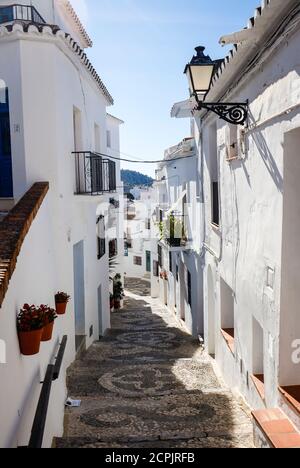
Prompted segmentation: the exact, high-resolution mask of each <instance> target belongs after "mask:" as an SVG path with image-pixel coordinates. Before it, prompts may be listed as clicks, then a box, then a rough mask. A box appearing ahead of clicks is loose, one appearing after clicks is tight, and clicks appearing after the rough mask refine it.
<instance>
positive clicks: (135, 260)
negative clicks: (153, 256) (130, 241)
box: [133, 257, 143, 266]
mask: <svg viewBox="0 0 300 468" xmlns="http://www.w3.org/2000/svg"><path fill="white" fill-rule="evenodd" d="M133 264H134V265H136V266H142V264H143V260H142V257H133Z"/></svg>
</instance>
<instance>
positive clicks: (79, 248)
mask: <svg viewBox="0 0 300 468" xmlns="http://www.w3.org/2000/svg"><path fill="white" fill-rule="evenodd" d="M73 256H74V310H75V341H76V343H75V344H76V351H79V350H80V349H82V348H84V347H85V340H86V334H85V283H84V241H81V242H79V243H78V244H75V245H74V248H73Z"/></svg>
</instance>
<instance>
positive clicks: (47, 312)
mask: <svg viewBox="0 0 300 468" xmlns="http://www.w3.org/2000/svg"><path fill="white" fill-rule="evenodd" d="M40 308H41V310H42V311H44V324H45V325H49V324H50V323H53V322H54V321H55V320H56V319H57V314H56V311H55V310H54V309H51V308H50V307H48V306H44V305H41V307H40Z"/></svg>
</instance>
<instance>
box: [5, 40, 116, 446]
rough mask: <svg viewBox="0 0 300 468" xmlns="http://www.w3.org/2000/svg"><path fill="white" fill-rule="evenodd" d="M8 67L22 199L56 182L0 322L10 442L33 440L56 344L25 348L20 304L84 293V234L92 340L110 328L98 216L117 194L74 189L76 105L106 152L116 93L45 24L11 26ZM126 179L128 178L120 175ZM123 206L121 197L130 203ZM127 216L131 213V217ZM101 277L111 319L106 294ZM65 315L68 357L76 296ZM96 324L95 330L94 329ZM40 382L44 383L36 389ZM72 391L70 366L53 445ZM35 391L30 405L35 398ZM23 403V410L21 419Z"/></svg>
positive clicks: (57, 405)
mask: <svg viewBox="0 0 300 468" xmlns="http://www.w3.org/2000/svg"><path fill="white" fill-rule="evenodd" d="M38 39H40V40H38ZM7 57H9V60H7ZM0 70H1V72H0V75H1V79H4V80H5V81H6V83H7V85H8V88H9V95H10V112H11V115H10V118H11V134H12V159H13V180H14V195H15V200H16V201H17V200H18V199H19V198H20V197H21V196H22V195H23V194H24V193H25V192H26V191H27V189H29V188H30V187H31V185H32V184H33V183H34V182H37V181H49V182H50V191H49V194H48V196H47V205H45V206H47V210H48V211H47V212H46V211H45V210H46V208H45V207H44V206H43V207H42V210H41V214H39V218H38V220H37V222H36V223H37V224H36V225H34V227H33V230H32V231H30V233H29V236H28V238H27V239H26V243H25V246H24V249H22V251H21V255H20V259H19V262H18V267H17V270H16V272H15V274H14V276H13V278H12V283H11V286H10V288H9V291H8V294H7V297H6V301H5V303H4V305H3V307H2V309H0V322H1V321H3V326H2V325H1V333H3V334H4V335H3V338H2V336H0V339H5V340H7V342H8V346H9V348H8V354H9V363H8V365H7V366H4V367H1V368H0V372H1V374H2V373H3V378H2V375H1V381H4V379H5V382H7V387H6V385H2V386H1V389H0V401H1V402H2V405H1V406H0V407H1V414H3V413H5V415H4V416H5V418H4V419H2V418H1V429H2V430H1V436H0V437H1V439H0V445H2V444H3V446H10V445H16V444H18V443H22V444H26V443H27V442H28V439H29V430H30V427H31V419H32V414H33V413H32V411H33V410H34V409H35V408H34V406H35V404H36V403H37V393H38V390H39V386H38V385H37V382H38V381H39V379H40V378H41V377H43V374H44V370H45V368H46V365H47V364H48V363H49V358H50V356H51V355H52V353H53V352H54V346H55V344H56V340H54V341H52V342H51V343H50V344H49V345H43V351H42V353H41V354H40V356H39V357H38V358H37V359H35V358H33V359H32V360H31V361H30V364H28V362H29V361H27V360H25V358H21V357H20V356H19V351H18V350H19V348H18V343H17V341H16V335H15V313H16V311H17V309H18V308H19V307H20V305H22V304H23V303H24V302H26V301H28V302H47V301H48V302H49V303H50V302H51V301H52V300H53V294H54V292H56V291H55V290H63V291H66V292H68V293H69V294H70V295H71V297H72V298H74V284H73V246H74V245H75V244H77V243H78V242H80V241H83V243H84V258H85V298H86V301H85V326H86V330H85V333H86V341H87V343H86V344H87V346H90V345H91V344H92V343H93V342H94V341H95V340H97V339H98V337H99V322H101V323H102V327H103V331H104V332H105V330H107V329H108V328H109V327H110V312H109V273H108V244H107V248H106V255H105V256H104V257H103V258H102V259H101V260H98V259H97V241H96V239H97V237H96V220H97V216H99V215H100V214H105V213H106V212H107V206H108V202H109V198H110V197H111V195H110V194H107V195H105V196H98V197H89V196H88V197H87V196H75V195H74V180H75V164H74V156H73V155H72V151H73V150H74V131H73V110H74V107H76V108H77V109H78V110H79V111H80V112H81V121H82V129H81V133H82V148H81V149H82V150H87V151H89V150H92V151H93V150H94V145H95V132H94V129H95V124H97V125H98V126H99V129H100V139H101V148H100V149H101V151H102V152H103V153H105V152H106V151H107V148H106V129H107V125H108V124H107V115H106V108H107V105H108V102H107V100H106V98H105V97H104V95H103V94H102V93H101V91H100V90H99V87H98V86H97V85H96V83H95V82H94V80H93V79H92V78H91V76H90V75H89V74H88V72H87V71H86V70H85V69H84V68H83V67H82V65H81V63H80V60H79V59H78V57H77V56H76V55H74V53H73V52H72V51H70V50H69V49H68V47H67V46H66V44H65V42H64V40H63V39H62V38H60V37H53V36H52V35H39V34H37V33H36V34H33V35H31V34H30V33H29V34H27V33H26V34H24V33H22V32H19V33H12V34H9V35H8V36H7V37H6V39H5V40H2V38H1V40H0ZM117 128H118V127H117ZM115 133H117V130H115ZM118 141H119V140H118ZM117 144H118V143H117ZM118 167H119V166H118ZM117 178H118V181H119V180H120V174H118V176H117ZM121 192H122V190H121V189H120V191H119V192H118V193H116V194H113V196H115V197H117V198H118V197H119V196H121ZM122 206H123V205H122V203H121V208H120V209H122ZM122 220H123V216H121V221H120V222H121V223H122ZM122 231H123V227H121V232H122ZM33 246H34V247H33ZM121 247H122V246H121ZM35 255H36V256H38V255H39V257H40V259H41V262H43V263H42V264H40V263H39V262H34V257H35ZM100 284H101V285H102V317H101V320H99V311H98V295H97V291H98V287H99V285H100ZM12 312H13V314H12ZM59 323H60V326H58V327H57V331H58V332H59V336H61V335H62V334H63V333H67V334H68V338H69V347H68V354H67V356H66V359H65V366H67V365H68V364H69V363H70V362H71V360H72V359H73V358H74V356H75V346H74V345H75V336H74V329H75V327H74V314H73V304H72V302H71V303H70V306H69V314H68V315H67V316H66V317H65V318H62V319H59ZM91 328H92V330H93V333H92V335H91V336H90V330H91ZM40 369H41V372H40ZM40 374H41V375H40ZM35 375H36V376H35ZM32 381H33V385H34V391H33V394H32V395H29V393H30V385H31V382H32ZM9 385H10V387H13V386H14V387H15V388H14V390H13V391H14V392H15V395H14V396H15V398H10V399H9V401H8V400H7V395H8V394H9V392H8V388H9ZM28 395H29V396H28ZM65 396H66V395H65V387H64V379H63V374H62V380H61V382H60V383H59V384H55V385H54V393H53V396H52V401H53V402H54V403H52V404H51V407H50V411H49V416H48V423H47V424H48V425H47V430H46V435H45V445H46V446H49V445H50V443H51V441H52V437H53V436H57V435H61V434H62V431H63V425H62V423H63V403H64V398H65ZM31 397H32V400H30V401H29V403H28V405H27V404H26V400H27V398H29V399H30V398H31ZM4 405H5V406H4ZM25 406H26V407H28V411H29V414H28V415H23V409H24V407H25ZM18 410H20V411H21V417H20V418H18ZM3 421H5V422H3ZM17 426H18V427H19V428H17Z"/></svg>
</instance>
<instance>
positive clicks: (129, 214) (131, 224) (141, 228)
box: [123, 187, 154, 280]
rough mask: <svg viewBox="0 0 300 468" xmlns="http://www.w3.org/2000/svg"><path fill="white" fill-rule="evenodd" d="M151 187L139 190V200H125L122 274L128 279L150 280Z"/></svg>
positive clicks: (151, 258) (151, 259)
mask: <svg viewBox="0 0 300 468" xmlns="http://www.w3.org/2000/svg"><path fill="white" fill-rule="evenodd" d="M153 195H154V191H153V189H152V187H149V188H146V187H144V188H143V189H142V188H140V189H139V200H134V201H130V200H127V201H126V204H125V208H124V215H125V234H124V236H125V243H124V246H125V251H124V264H123V266H124V274H125V276H126V277H128V278H144V279H147V280H150V279H151V271H152V268H153V237H152V218H153V210H154V206H153Z"/></svg>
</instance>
